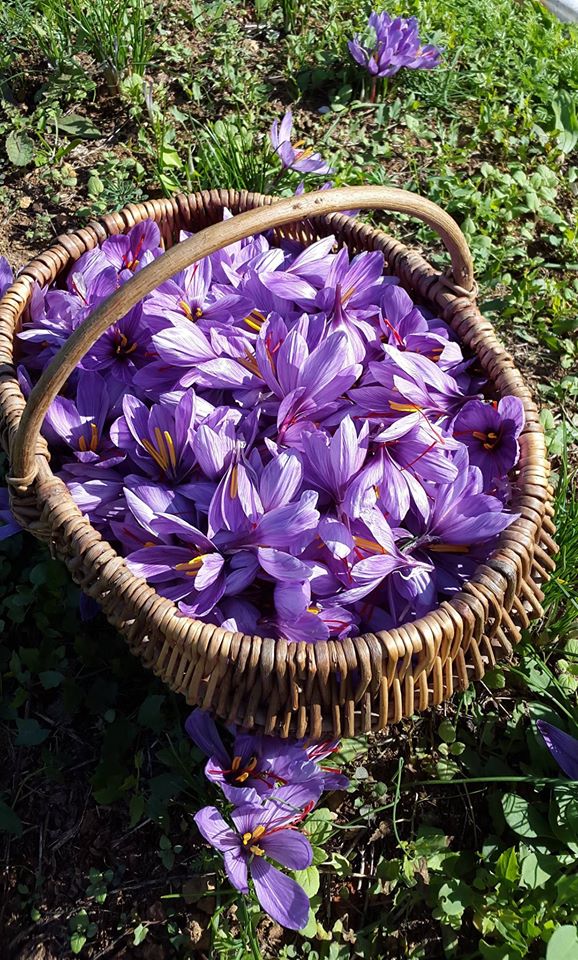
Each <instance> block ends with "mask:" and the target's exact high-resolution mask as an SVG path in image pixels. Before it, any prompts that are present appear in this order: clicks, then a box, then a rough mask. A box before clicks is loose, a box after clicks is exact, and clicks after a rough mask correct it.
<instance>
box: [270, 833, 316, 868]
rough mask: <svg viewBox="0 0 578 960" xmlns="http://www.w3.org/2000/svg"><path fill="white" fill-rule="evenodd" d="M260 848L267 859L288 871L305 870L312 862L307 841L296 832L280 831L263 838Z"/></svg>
mask: <svg viewBox="0 0 578 960" xmlns="http://www.w3.org/2000/svg"><path fill="white" fill-rule="evenodd" d="M262 846H263V850H264V851H265V854H266V855H267V856H268V857H271V859H272V860H276V861H277V863H280V864H281V865H282V866H283V867H289V869H290V870H305V869H306V868H307V867H309V866H311V863H312V861H313V850H312V849H311V844H310V843H309V840H308V839H307V838H306V837H304V836H303V834H302V833H298V832H297V830H280V831H279V832H278V833H273V834H271V836H265V837H264V838H263V843H262Z"/></svg>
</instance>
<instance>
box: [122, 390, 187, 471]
mask: <svg viewBox="0 0 578 960" xmlns="http://www.w3.org/2000/svg"><path fill="white" fill-rule="evenodd" d="M122 409H123V416H122V417H119V419H118V420H116V421H115V423H114V424H113V426H112V427H111V437H112V439H113V440H114V442H115V444H116V446H117V447H118V448H119V449H120V450H124V451H126V453H128V454H129V456H130V457H131V459H132V460H133V461H134V463H135V464H136V466H137V467H140V469H141V470H142V471H143V473H147V474H149V475H150V476H152V477H155V478H157V479H158V480H160V481H161V482H168V483H170V484H175V483H184V482H185V481H186V480H187V479H188V478H189V477H190V475H191V473H192V471H193V469H194V467H195V465H196V457H195V454H194V451H193V439H194V435H195V426H196V421H197V404H196V397H195V394H194V392H193V391H192V390H188V391H186V392H185V393H184V394H183V396H182V398H181V400H180V402H179V403H177V404H175V405H174V406H170V405H169V404H166V403H164V404H163V403H155V404H153V405H152V407H151V408H150V410H149V408H148V407H147V406H146V405H145V404H144V403H142V402H141V401H140V400H139V399H138V398H137V397H132V396H125V397H124V399H123V402H122Z"/></svg>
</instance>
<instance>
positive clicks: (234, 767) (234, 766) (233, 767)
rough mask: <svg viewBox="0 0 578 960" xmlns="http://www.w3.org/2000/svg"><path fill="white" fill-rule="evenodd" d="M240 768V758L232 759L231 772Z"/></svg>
mask: <svg viewBox="0 0 578 960" xmlns="http://www.w3.org/2000/svg"><path fill="white" fill-rule="evenodd" d="M240 766H241V757H233V762H232V763H231V770H238V769H239V767H240Z"/></svg>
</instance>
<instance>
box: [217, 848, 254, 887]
mask: <svg viewBox="0 0 578 960" xmlns="http://www.w3.org/2000/svg"><path fill="white" fill-rule="evenodd" d="M223 860H224V862H225V871H226V873H227V876H228V878H229V881H230V883H231V884H232V885H233V886H234V887H236V889H237V890H240V891H241V893H249V876H248V870H247V856H246V854H245V853H244V852H243V850H241V849H239V850H225V852H224V856H223Z"/></svg>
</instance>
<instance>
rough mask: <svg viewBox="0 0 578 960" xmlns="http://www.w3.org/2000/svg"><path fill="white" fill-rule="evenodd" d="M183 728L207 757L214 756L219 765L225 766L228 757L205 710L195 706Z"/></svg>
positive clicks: (228, 762) (213, 723) (213, 722)
mask: <svg viewBox="0 0 578 960" xmlns="http://www.w3.org/2000/svg"><path fill="white" fill-rule="evenodd" d="M185 730H186V731H187V733H188V735H189V737H190V738H191V740H192V741H193V743H195V744H196V745H197V747H198V748H199V750H202V751H203V753H205V754H206V755H207V756H208V757H216V758H217V760H218V763H219V766H221V767H224V768H227V767H228V766H229V764H230V758H229V755H228V753H227V751H226V750H225V747H224V745H223V741H222V740H221V737H220V735H219V731H218V730H217V726H216V724H215V721H214V720H213V718H212V717H211V715H210V714H209V713H207V712H206V710H200V709H199V708H197V709H196V710H193V712H192V713H190V714H189V716H188V717H187V719H186V721H185Z"/></svg>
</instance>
